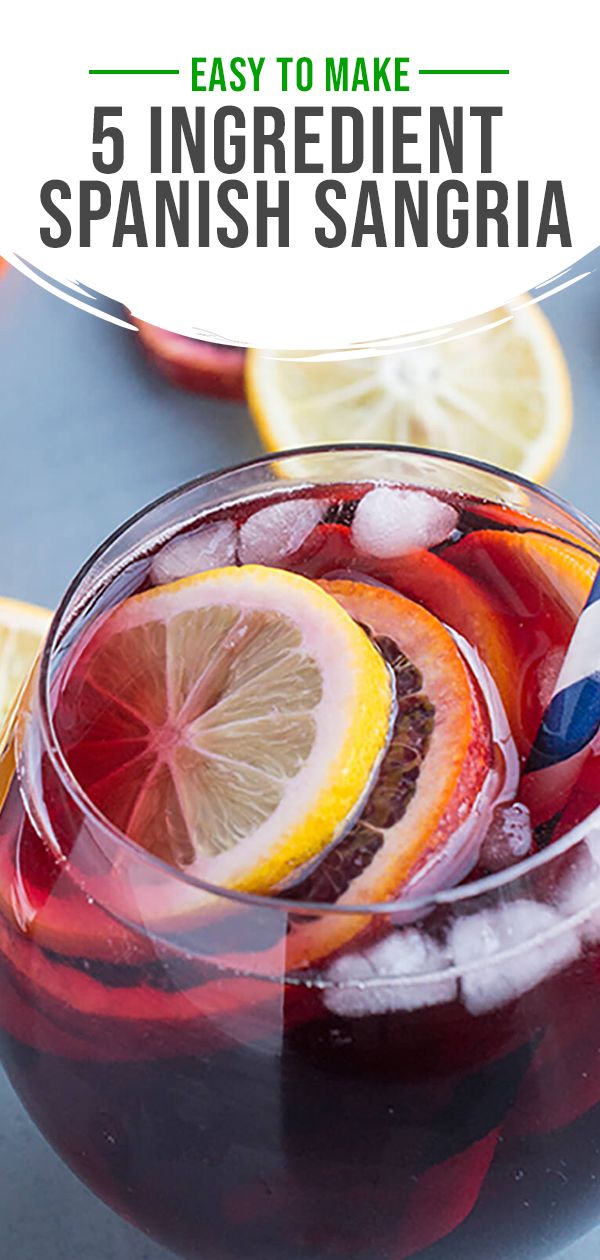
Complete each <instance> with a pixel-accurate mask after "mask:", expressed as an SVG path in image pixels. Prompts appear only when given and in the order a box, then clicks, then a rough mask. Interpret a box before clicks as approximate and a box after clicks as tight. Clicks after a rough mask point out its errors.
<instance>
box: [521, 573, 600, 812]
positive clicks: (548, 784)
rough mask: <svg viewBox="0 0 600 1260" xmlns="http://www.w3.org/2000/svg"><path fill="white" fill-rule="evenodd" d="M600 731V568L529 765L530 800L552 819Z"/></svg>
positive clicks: (533, 748) (528, 784)
mask: <svg viewBox="0 0 600 1260" xmlns="http://www.w3.org/2000/svg"><path fill="white" fill-rule="evenodd" d="M599 729H600V569H599V570H598V573H597V574H596V577H595V578H594V582H593V585H592V588H591V590H590V593H589V595H588V598H587V600H586V603H585V607H584V608H583V611H582V613H581V615H580V617H579V620H578V622H577V625H576V627H575V630H574V632H573V637H572V639H571V642H570V644H569V647H568V648H567V653H566V656H565V658H564V661H563V664H562V668H561V671H560V673H559V675H558V678H557V680H556V685H555V687H554V692H553V694H552V699H551V700H550V703H549V705H548V707H547V709H546V711H545V713H544V716H543V718H542V721H541V723H540V727H539V730H538V733H537V735H536V737H535V740H534V743H533V747H532V749H531V752H530V754H529V757H528V759H527V764H526V766H525V775H526V776H528V777H527V779H526V780H525V781H524V785H523V786H524V788H525V789H526V791H525V799H526V801H527V803H529V800H531V801H535V802H536V804H537V805H538V806H540V805H541V803H542V798H545V799H544V801H543V814H544V816H545V817H546V818H550V817H551V816H552V815H553V814H555V813H556V811H557V809H560V808H562V805H563V804H564V801H565V800H566V798H567V796H568V794H569V791H570V789H571V788H572V787H573V785H574V783H575V780H576V778H577V775H578V773H579V769H580V767H581V764H582V762H583V760H584V759H585V757H586V756H587V754H588V752H589V748H590V745H591V743H592V740H593V739H594V737H595V735H596V734H597V732H598V730H599ZM567 762H568V763H569V766H567V765H566V764H565V763H567ZM550 772H551V773H550ZM529 776H531V778H529ZM536 812H538V810H537V809H536Z"/></svg>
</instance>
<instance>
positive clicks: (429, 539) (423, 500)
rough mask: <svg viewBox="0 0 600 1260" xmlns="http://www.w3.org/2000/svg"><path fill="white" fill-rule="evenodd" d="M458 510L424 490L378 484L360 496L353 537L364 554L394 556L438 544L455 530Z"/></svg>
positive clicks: (353, 525) (389, 557) (383, 557)
mask: <svg viewBox="0 0 600 1260" xmlns="http://www.w3.org/2000/svg"><path fill="white" fill-rule="evenodd" d="M457 521H458V513H457V511H456V509H455V508H453V507H451V505H450V504H449V503H444V502H443V501H442V500H441V499H438V498H436V496H435V495H433V494H428V493H427V491H425V490H394V489H392V488H391V487H390V486H377V487H376V488H375V489H374V490H369V491H368V492H367V494H365V495H364V497H363V498H362V499H361V501H360V503H359V505H358V507H357V509H356V513H355V516H354V520H353V522H352V539H353V542H354V544H355V546H356V547H357V549H358V550H359V551H361V552H363V554H366V555H371V556H378V557H379V558H380V559H391V558H392V557H393V556H400V555H403V554H405V553H406V552H410V551H416V550H418V549H420V548H429V547H437V546H438V545H439V543H442V542H444V540H445V539H446V538H448V537H449V535H450V534H451V533H452V531H453V530H454V529H455V527H456V524H457Z"/></svg>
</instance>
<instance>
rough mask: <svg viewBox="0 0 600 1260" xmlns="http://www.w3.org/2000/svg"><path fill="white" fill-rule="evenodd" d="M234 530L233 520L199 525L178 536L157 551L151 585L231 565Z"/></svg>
mask: <svg viewBox="0 0 600 1260" xmlns="http://www.w3.org/2000/svg"><path fill="white" fill-rule="evenodd" d="M236 543H237V529H236V527H235V525H234V524H233V521H217V522H216V523H215V524H214V525H201V526H200V528H199V529H194V530H191V531H190V533H189V534H179V535H178V536H177V537H176V538H172V539H171V540H170V541H169V542H167V543H165V545H164V547H161V549H160V551H159V552H157V554H156V555H155V557H154V559H153V561H152V568H151V570H150V578H151V581H152V582H153V584H154V586H163V585H164V584H165V582H176V581H177V580H178V578H184V577H189V576H190V574H192V573H201V572H203V571H205V570H207V569H221V568H225V567H226V566H227V565H228V564H235V554H236Z"/></svg>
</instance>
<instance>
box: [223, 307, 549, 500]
mask: <svg viewBox="0 0 600 1260" xmlns="http://www.w3.org/2000/svg"><path fill="white" fill-rule="evenodd" d="M478 322H479V321H475V320H473V321H470V322H469V323H465V324H461V325H459V326H458V327H457V329H456V330H455V331H453V332H452V333H451V334H449V335H448V336H447V338H446V339H445V340H444V339H443V335H442V336H440V339H439V340H436V341H433V340H432V342H431V344H429V345H426V346H422V347H421V346H420V347H417V348H406V349H404V350H391V351H385V352H383V353H379V354H374V355H372V356H369V357H360V358H351V357H345V358H341V359H335V360H331V361H329V362H326V361H323V362H319V361H316V360H315V359H314V358H313V360H312V361H311V360H310V359H307V358H306V357H304V358H302V357H301V356H300V355H299V354H296V355H293V356H289V357H285V358H283V357H281V358H277V357H275V356H274V355H271V354H269V353H268V352H267V351H259V350H251V351H249V353H248V355H247V362H246V385H247V393H248V400H249V404H250V408H251V411H252V413H253V416H254V419H255V421H256V424H257V427H258V430H259V433H260V436H261V438H262V441H263V442H264V445H265V446H266V448H267V450H271V451H274V450H283V449H286V448H293V447H297V446H312V445H317V444H329V443H331V444H335V443H339V442H343V443H352V442H383V443H408V444H412V445H415V446H425V447H431V448H432V449H434V450H441V451H452V452H455V453H457V454H461V455H468V456H471V457H472V458H474V459H480V460H484V461H485V462H486V463H492V464H499V465H500V467H502V468H507V469H509V470H511V471H514V472H518V473H521V475H523V476H527V477H531V478H533V479H536V480H542V479H544V478H545V477H547V476H548V475H549V473H550V472H551V470H552V469H553V468H554V466H555V464H556V463H557V462H558V460H559V458H560V456H561V454H562V452H563V450H564V447H565V445H566V442H567V440H568V436H569V432H570V428H571V390H570V382H569V374H568V370H567V366H566V363H565V359H564V356H563V353H562V350H561V347H560V344H559V342H558V340H557V338H556V336H555V333H554V332H553V329H552V327H551V325H550V323H549V321H548V320H547V318H546V316H545V315H543V314H542V312H541V311H540V309H539V307H538V306H524V307H522V308H520V309H515V310H511V309H510V308H509V307H501V308H499V309H498V310H496V311H493V312H491V313H490V314H489V315H488V316H486V324H489V325H495V326H494V327H488V328H486V329H483V330H481V331H478ZM459 334H462V335H459ZM295 464H296V470H297V471H298V473H299V475H302V460H301V459H299V460H297V461H295ZM311 469H312V473H313V475H314V464H313V465H312V466H311ZM331 471H332V472H333V474H334V475H335V468H334V467H332V469H331Z"/></svg>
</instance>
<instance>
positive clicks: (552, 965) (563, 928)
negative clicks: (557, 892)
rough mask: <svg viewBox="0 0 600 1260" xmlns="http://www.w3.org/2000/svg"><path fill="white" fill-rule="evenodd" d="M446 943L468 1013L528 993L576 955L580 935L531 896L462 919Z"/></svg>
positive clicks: (477, 1013) (561, 917)
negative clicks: (458, 978) (458, 977)
mask: <svg viewBox="0 0 600 1260" xmlns="http://www.w3.org/2000/svg"><path fill="white" fill-rule="evenodd" d="M449 944H450V948H451V951H452V955H453V958H454V962H455V965H456V967H457V968H458V971H459V972H460V983H461V991H462V998H463V1002H464V1004H465V1006H466V1008H467V1010H468V1011H470V1012H471V1014H472V1015H480V1014H481V1013H482V1012H483V1011H490V1010H493V1009H494V1008H495V1007H497V1006H503V1005H504V1004H505V1003H506V1002H510V1001H512V1000H513V999H514V998H516V997H519V996H520V995H521V994H522V993H527V992H528V990H529V989H533V988H535V986H536V985H537V984H539V983H540V981H541V980H544V979H545V978H546V977H547V976H550V975H552V974H553V972H556V971H560V969H561V967H563V966H565V965H566V964H567V963H569V962H572V961H573V959H574V958H576V957H577V955H578V953H579V938H578V935H577V933H576V932H574V931H572V930H570V928H569V927H568V925H566V924H565V922H564V917H563V915H562V914H560V913H559V911H557V910H555V909H553V907H552V906H545V905H542V904H541V902H539V901H532V900H530V899H529V898H521V899H520V900H518V901H512V902H507V904H506V905H503V906H497V907H495V908H494V909H491V910H482V911H480V912H479V913H478V914H472V915H464V916H463V917H462V918H460V919H458V920H457V921H456V922H455V924H454V925H453V927H452V929H451V932H450V941H449Z"/></svg>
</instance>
